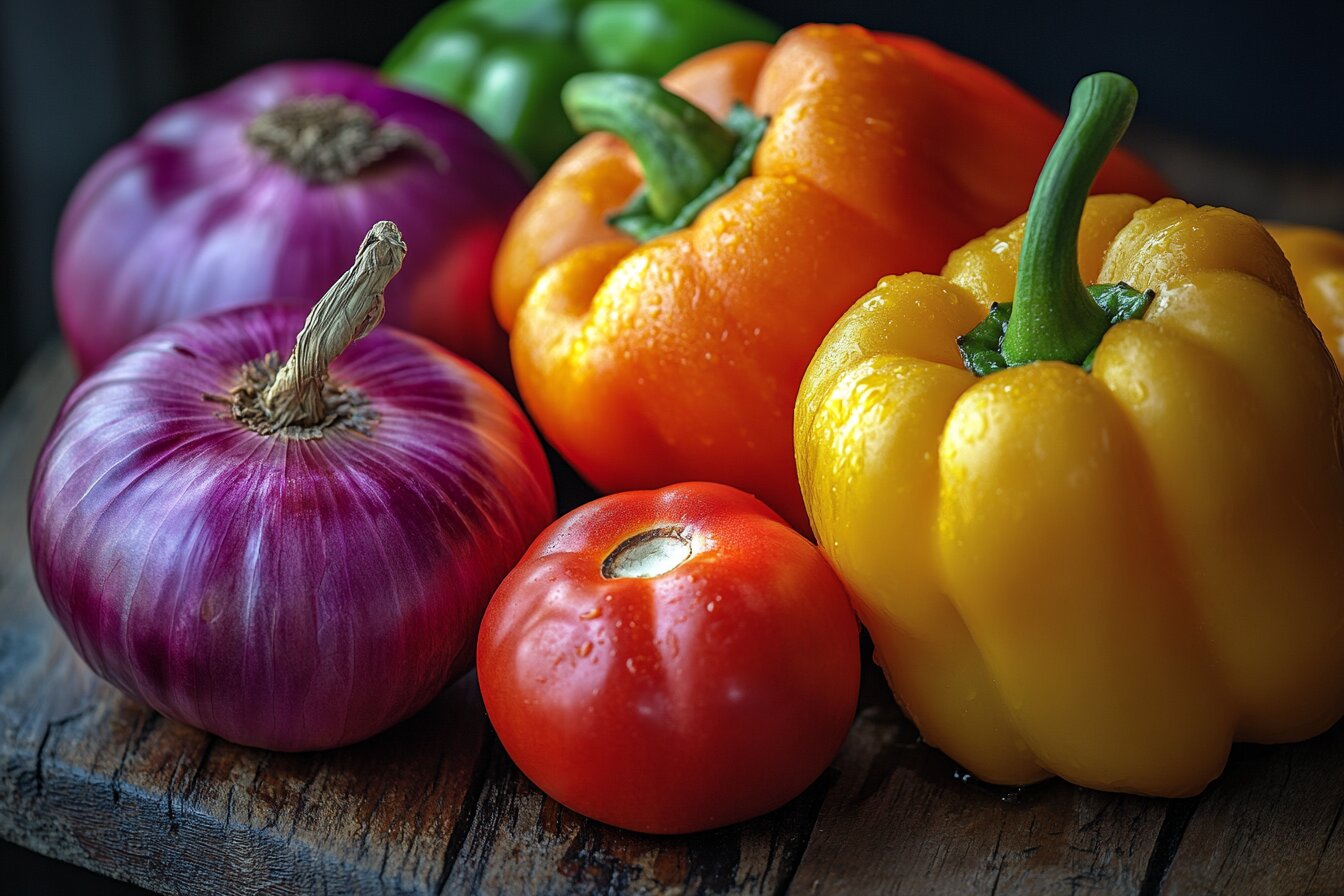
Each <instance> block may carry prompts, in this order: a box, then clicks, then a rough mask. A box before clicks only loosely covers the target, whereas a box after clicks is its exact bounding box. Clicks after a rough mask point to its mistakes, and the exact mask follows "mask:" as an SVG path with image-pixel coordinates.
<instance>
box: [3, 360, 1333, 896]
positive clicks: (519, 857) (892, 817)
mask: <svg viewBox="0 0 1344 896" xmlns="http://www.w3.org/2000/svg"><path fill="white" fill-rule="evenodd" d="M72 381H73V373H72V372H71V368H70V365H69V362H68V361H67V360H66V358H65V356H64V354H63V353H62V352H61V351H60V350H59V349H57V348H55V347H53V348H51V349H49V350H46V351H44V352H42V353H41V354H39V355H38V356H37V357H36V358H35V359H34V360H33V361H32V363H31V364H30V365H29V367H28V369H27V371H26V372H25V374H24V376H23V378H22V379H21V381H20V382H19V383H18V385H17V386H16V387H15V389H14V390H13V391H12V392H11V393H10V395H9V397H8V398H7V400H6V402H5V404H4V406H3V409H0V837H2V838H4V839H7V840H10V841H12V842H14V843H17V844H20V845H22V846H24V847H27V848H29V849H32V850H35V851H37V852H40V853H43V854H46V855H48V856H53V857H55V858H58V859H61V860H64V861H67V862H73V863H75V864H77V865H81V866H84V867H86V868H90V869H93V870H95V871H98V872H101V873H103V874H106V875H110V876H112V877H116V878H120V879H122V880H126V881H131V882H134V883H137V884H139V885H141V886H144V887H148V888H150V889H153V890H158V891H161V892H164V893H208V894H219V893H224V892H239V893H257V892H265V893H344V892H356V893H408V894H410V893H416V894H419V893H466V892H484V893H667V894H686V893H737V892H746V893H785V892H787V893H845V894H848V893H996V892H997V893H1023V892H1026V893H1036V892H1040V893H1092V892H1095V893H1122V894H1145V896H1146V894H1157V893H1257V894H1276V893H1294V894H1297V893H1339V892H1344V833H1341V831H1340V819H1341V817H1342V816H1344V726H1336V728H1335V729H1334V730H1332V731H1331V732H1329V733H1327V734H1325V735H1323V736H1321V737H1318V738H1316V739H1314V740H1312V741H1309V742H1307V743H1302V744H1297V745H1293V746H1288V747H1238V748H1236V749H1235V750H1234V751H1233V755H1232V759H1231V761H1230V763H1229V765H1228V768H1227V771H1226V773H1225V774H1224V775H1223V777H1222V778H1220V779H1219V780H1218V781H1216V782H1215V783H1214V784H1213V785H1212V786H1211V787H1210V788H1209V789H1208V791H1207V792H1205V793H1204V794H1203V796H1201V797H1198V798H1195V799H1189V800H1179V801H1169V800H1157V799H1144V798H1137V797H1129V796H1115V795H1112V794H1105V793H1099V792H1096V791H1089V790H1083V789H1081V788H1078V787H1074V786H1071V785H1068V784H1064V783H1062V782H1059V781H1052V782H1048V783H1045V784H1040V785H1036V786H1033V787H1030V788H1026V789H1024V790H1021V791H1005V790H1002V789H995V788H989V787H983V786H979V785H976V784H975V783H973V782H967V781H964V780H961V779H960V778H959V777H958V775H957V774H956V769H955V768H954V766H953V765H952V764H951V763H950V762H949V761H948V760H947V759H946V758H945V757H943V756H942V755H941V754H939V753H937V752H936V751H934V750H931V749H929V748H928V747H926V746H924V745H922V744H921V743H920V742H919V739H918V737H917V736H916V733H915V731H914V729H913V727H912V726H911V725H910V723H909V722H907V721H906V720H905V719H903V718H902V717H901V715H900V713H899V712H898V711H897V709H896V707H895V705H894V704H893V702H892V699H891V697H890V695H889V694H888V693H887V692H886V691H885V688H884V687H883V686H882V684H881V679H880V676H879V675H877V674H875V673H874V670H873V669H872V668H869V669H867V670H866V673H865V674H866V679H865V688H864V694H863V697H862V700H861V708H860V711H859V714H858V717H857V718H856V720H855V723H854V727H853V730H852V731H851V733H850V736H849V739H848V740H847V741H846V742H845V745H844V748H843V750H842V751H841V753H840V755H839V757H837V759H836V761H835V763H834V765H833V767H832V768H831V769H830V770H829V771H828V772H827V773H826V774H825V775H824V776H823V777H822V779H821V780H820V781H818V782H817V783H816V784H815V785H813V786H812V787H811V788H810V789H809V790H808V791H807V792H805V793H804V794H803V795H802V796H800V797H799V798H797V799H796V800H794V801H793V802H792V803H790V804H789V805H788V806H785V807H784V808H783V809H781V810H779V811H777V812H775V813H772V814H771V815H768V816H766V817H764V818H760V819H757V820H755V821H752V822H749V823H746V824H740V825H735V826H733V827H729V828H724V829H721V830H717V831H711V832H709V833H705V834H698V835H695V836H690V837H650V836H641V835H636V834H631V833H627V832H623V831H619V830H616V829H614V828H610V827H606V826H604V825H601V824H598V823H596V822H592V821H588V820H586V819H584V818H582V817H581V816H578V815H575V814H574V813H572V812H569V811H567V810H565V809H563V808H561V807H560V806H559V805H557V804H556V803H554V802H552V801H551V800H549V799H547V798H546V797H545V796H543V795H542V794H541V793H540V792H539V791H538V790H537V789H536V788H535V787H533V786H532V785H531V784H530V783H529V782H528V781H527V780H526V779H525V778H523V777H522V776H521V775H520V774H519V772H518V770H517V769H516V768H515V767H514V766H513V764H512V763H511V762H510V761H509V758H508V756H507V755H506V754H505V753H504V751H503V749H502V748H501V747H500V745H499V743H498V741H497V740H496V739H495V738H494V736H493V734H492V733H491V731H490V727H489V723H488V722H487V721H486V718H485V714H484V712H483V711H482V708H481V701H480V697H479V695H478V693H477V691H476V685H475V679H474V678H473V677H471V676H468V678H467V679H465V680H463V681H461V682H460V683H458V684H457V685H456V686H454V687H452V688H451V689H449V690H448V691H447V692H445V693H444V694H443V695H441V697H440V698H439V699H437V700H436V701H435V702H434V703H433V704H432V705H431V706H430V707H429V708H428V709H426V710H425V711H424V712H422V713H420V714H419V715H417V716H416V717H414V718H412V719H411V720H409V721H407V722H404V723H402V724H401V725H398V726H397V727H395V728H393V729H391V730H390V731H388V732H386V733H384V734H382V735H380V736H378V737H376V738H373V739H372V740H369V741H367V742H365V743H362V744H358V745H356V746H353V747H348V748H344V749H340V750H333V751H330V752H326V753H310V754H297V755H296V754H280V753H268V752H264V751H260V750H254V749H248V748H244V747H239V746H235V745H233V744H230V743H227V742H224V741H222V740H219V739H218V738H215V737H212V736H210V735H208V734H205V733H203V732H201V731H197V730H195V729H192V728H188V727H185V726H183V725H179V724H177V723H175V722H171V721H168V720H167V719H164V718H163V717H161V716H159V715H158V714H156V713H154V712H153V711H151V710H149V709H146V708H145V707H143V706H141V705H139V704H138V703H136V702H134V701H132V700H130V699H128V698H126V697H124V696H122V695H121V694H120V693H119V692H117V691H116V690H114V689H113V688H112V687H110V686H109V685H107V684H104V683H103V682H102V681H101V680H99V679H98V678H97V677H96V676H94V675H93V674H92V673H91V672H90V671H89V670H88V668H87V667H85V666H84V664H83V663H82V662H81V661H80V660H79V659H78V658H77V657H76V656H75V654H74V651H73V650H72V649H71V647H70V645H69V643H68V642H67V641H66V639H65V637H64V636H63V634H62V633H61V631H60V630H59V629H58V628H57V626H56V624H55V622H54V621H53V620H52V618H51V617H50V616H49V615H48V613H47V611H46V608H45V607H44V606H43V604H42V600H41V598H40V596H39V595H38V593H37V589H36V586H35V585H34V583H33V578H32V573H31V571H30V569H29V562H28V553H27V538H26V513H25V506H26V499H27V489H28V479H29V476H30V473H31V471H32V467H33V463H34V459H35V457H36V454H37V450H38V448H39V446H40V444H41V442H42V439H43V438H44V437H45V435H46V432H47V429H48V427H49V425H50V422H51V420H52V418H53V417H54V415H55V411H56V408H57V405H58V404H59V402H60V400H61V398H62V397H63V396H64V394H65V392H66V391H67V389H68V388H69V386H70V385H71V383H72ZM3 889H4V886H3V884H0V890H3Z"/></svg>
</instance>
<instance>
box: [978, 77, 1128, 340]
mask: <svg viewBox="0 0 1344 896" xmlns="http://www.w3.org/2000/svg"><path fill="white" fill-rule="evenodd" d="M1137 100H1138V90H1137V89H1136V88H1135V87H1134V84H1133V82H1131V81H1130V80H1129V79H1128V78H1126V77H1124V76H1123V75H1117V74H1115V73H1114V72H1099V73H1097V74H1094V75H1088V76H1087V77H1086V78H1084V79H1083V80H1081V81H1079V82H1078V86H1077V87H1075V88H1074V91H1073V100H1072V102H1071V103H1070V106H1069V117H1068V119H1067V120H1066V121H1065V122H1064V128H1063V130H1062V131H1060V134H1059V139H1057V140H1056V141H1055V145H1054V148H1053V149H1051V150H1050V155H1049V157H1048V158H1047V159H1046V160H1045V166H1044V167H1043V168H1042V169H1041V176H1040V178H1039V179H1038V180H1037V181H1036V191H1035V192H1034V193H1033V194H1032V196H1031V205H1030V206H1029V207H1028V209H1027V226H1026V231H1025V233H1024V234H1023V238H1022V254H1021V259H1020V261H1019V263H1018V273H1017V287H1016V289H1015V291H1014V292H1013V314H1012V319H1011V320H1010V321H1009V323H1008V330H1007V332H1006V333H1005V334H1004V337H1003V356H1004V359H1005V360H1006V361H1007V362H1008V363H1009V364H1010V365H1019V364H1030V363H1031V362H1033V361H1048V360H1053V361H1068V362H1071V363H1073V364H1081V363H1082V362H1083V360H1084V359H1085V358H1086V357H1087V356H1088V354H1089V353H1090V352H1091V351H1092V350H1093V349H1094V348H1096V346H1097V343H1098V342H1100V341H1101V337H1102V335H1103V334H1105V332H1106V330H1107V328H1108V327H1109V326H1110V324H1111V322H1110V320H1109V319H1108V318H1107V316H1106V312H1105V311H1103V310H1102V309H1101V307H1100V306H1098V304H1097V302H1096V300H1095V299H1093V298H1092V295H1091V294H1090V293H1089V292H1088V290H1087V287H1086V286H1085V285H1084V284H1083V278H1082V275H1081V274H1080V273H1079V272H1078V228H1079V224H1080V223H1081V221H1082V217H1083V204H1084V203H1085V202H1086V200H1087V193H1088V191H1089V190H1090V189H1091V188H1092V182H1093V181H1094V180H1096V177H1097V172H1098V171H1100V170H1101V166H1102V163H1103V162H1105V161H1106V157H1107V156H1108V155H1109V154H1110V152H1111V150H1112V149H1114V148H1115V146H1116V144H1117V143H1119V142H1120V138H1121V137H1122V136H1123V135H1124V133H1125V129H1126V128H1127V127H1129V121H1130V119H1131V118H1132V117H1133V115H1134V106H1135V104H1136V102H1137Z"/></svg>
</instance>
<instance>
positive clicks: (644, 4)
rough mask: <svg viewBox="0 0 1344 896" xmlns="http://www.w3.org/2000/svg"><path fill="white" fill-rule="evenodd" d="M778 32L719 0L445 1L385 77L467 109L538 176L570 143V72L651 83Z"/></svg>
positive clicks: (396, 54)
mask: <svg viewBox="0 0 1344 896" xmlns="http://www.w3.org/2000/svg"><path fill="white" fill-rule="evenodd" d="M779 31H780V29H779V28H778V27H777V26H776V25H774V24H773V23H772V22H770V21H768V20H767V19H764V18H762V17H760V16H758V15H756V14H755V13H752V12H749V11H747V10H745V9H741V8H739V7H737V6H734V5H733V4H731V3H728V2H724V0H451V2H449V3H444V4H443V5H442V6H439V7H437V8H435V9H434V10H433V11H431V12H430V13H429V14H428V15H427V16H425V18H424V19H422V20H421V21H420V22H419V23H418V24H417V25H416V26H415V28H413V29H412V30H411V32H410V33H409V34H408V35H407V36H406V37H405V39H403V40H402V42H401V43H400V44H398V45H397V46H396V47H395V48H394V49H393V51H392V53H391V55H389V56H388V57H387V61H386V62H385V63H384V64H383V73H384V74H385V75H387V77H388V78H390V79H391V80H392V81H393V83H395V84H398V85H400V86H402V87H408V88H410V89H412V90H418V91H420V92H422V93H425V94H428V95H429V96H432V97H434V98H435V99H438V100H441V101H443V102H445V103H447V104H448V105H450V106H455V107H457V108H458V109H460V110H462V111H463V112H465V113H467V114H468V115H470V116H471V117H472V118H473V119H475V121H476V123H477V124H479V125H480V126H481V127H482V128H484V129H485V130H486V131H487V132H488V133H489V134H490V136H492V137H494V138H495V139H496V140H498V141H499V142H500V143H503V144H504V145H506V146H508V147H509V148H510V149H512V150H513V151H514V152H515V153H516V154H517V155H518V156H520V157H521V158H523V159H524V160H526V161H527V162H528V163H529V164H530V165H531V166H532V168H533V170H535V171H536V172H538V173H541V172H544V171H545V170H546V169H547V168H548V167H549V166H550V164H551V163H552V162H553V161H555V158H556V157H557V156H558V155H560V153H562V152H564V150H565V149H566V148H567V147H568V146H569V145H570V144H571V143H573V142H574V141H575V140H577V139H578V134H577V133H576V132H575V131H574V128H573V127H572V126H571V125H570V123H569V120H568V119H567V118H566V117H565V113H564V110H562V109H561V108H560V88H561V86H562V85H563V84H564V83H565V81H567V80H568V79H569V78H570V77H571V76H573V75H576V74H578V73H580V72H586V71H594V70H600V71H621V72H634V73H636V74H642V75H647V76H649V77H654V78H656V77H659V76H661V75H664V74H666V73H667V72H668V71H669V70H670V69H671V68H672V67H673V66H675V65H676V64H677V63H679V62H681V61H682V60H684V59H688V58H690V57H691V56H694V55H695V54H697V53H700V52H703V51H705V50H708V49H710V48H712V47H717V46H719V45H720V44H726V43H730V42H732V41H739V40H767V41H768V40H774V39H775V38H776V37H778V36H779Z"/></svg>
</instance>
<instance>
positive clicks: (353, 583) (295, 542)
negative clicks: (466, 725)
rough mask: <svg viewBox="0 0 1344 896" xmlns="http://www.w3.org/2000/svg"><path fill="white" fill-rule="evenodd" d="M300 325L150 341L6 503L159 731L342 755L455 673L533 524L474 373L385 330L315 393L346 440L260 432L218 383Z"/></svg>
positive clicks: (65, 422)
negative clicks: (21, 499) (174, 727)
mask: <svg viewBox="0 0 1344 896" xmlns="http://www.w3.org/2000/svg"><path fill="white" fill-rule="evenodd" d="M304 316H305V315H304V311H303V309H300V308H291V307H288V306H280V305H272V306H261V307H255V308H246V309H235V310H233V311H227V312H223V313H221V314H218V315H213V316H210V317H206V318H203V319H199V320H192V321H182V322H178V323H175V324H170V325H168V326H166V327H163V328H161V329H159V330H157V331H155V332H154V333H152V334H150V335H149V336H146V337H144V338H142V339H140V340H138V341H137V342H135V343H133V344H132V345H131V346H129V347H128V348H127V349H126V350H125V351H123V352H122V353H120V354H119V355H117V356H116V357H114V358H113V359H112V360H111V361H109V362H108V364H106V365H105V366H104V367H103V368H102V369H101V370H99V371H98V372H97V373H95V374H93V375H91V376H90V377H88V378H87V379H85V380H84V381H83V382H82V383H81V384H79V385H78V386H77V387H76V388H75V390H74V391H73V392H72V393H71V395H70V396H69V398H67V400H66V402H65V404H64V406H63V407H62V409H61V412H60V416H59V417H58V418H57V421H56V424H55V426H54V428H53V430H52V433H51V435H50V436H49V437H48V440H47V443H46V445H45V447H44V448H43V451H42V453H41V455H40V457H39V460H38V464H37V469H36V472H35V474H34V479H33V487H32V492H31V495H30V504H29V536H30V542H31V546H32V553H33V565H34V569H35V572H36V576H37V582H38V585H39V587H40V589H41V591H42V594H43V597H44V598H45V599H46V602H47V605H48V606H49V607H50V609H51V611H52V613H53V614H54V615H55V617H56V618H57V620H58V621H59V622H60V624H61V626H62V627H63V628H64V629H65V631H66V633H67V634H68V635H69V637H70V640H71V641H72V642H73V643H74V646H75V648H76V649H77V650H78V652H79V654H80V655H81V656H82V657H83V658H84V659H85V660H86V661H87V662H88V663H89V665H90V666H92V668H93V669H94V670H95V671H96V672H97V673H98V674H100V675H102V676H103V677H104V678H106V679H108V680H109V681H111V682H112V683H113V684H115V685H116V686H117V687H119V688H121V689H122V690H124V691H125V692H127V693H128V694H130V695H132V696H134V697H137V698H139V699H141V700H143V701H144V702H146V703H148V704H149V705H150V706H152V707H154V708H155V709H157V710H158V711H160V712H162V713H163V714H164V715H166V716H169V717H170V718H173V719H176V720H179V721H182V722H185V723H187V724H190V725H194V726H196V727H199V728H203V729H205V730H207V731H210V732H212V733H214V734H218V735H220V736H222V737H224V738H226V739H228V740H231V741H234V742H237V743H241V744H246V745H250V746H258V747H264V748H268V749H275V750H312V749H323V748H327V747H334V746H338V745H341V744H346V743H350V742H353V741H357V740H361V739H363V738H366V737H369V736H370V735H373V734H375V733H377V732H378V731H381V730H383V729H384V728H387V727H388V726H390V725H392V724H393V723H395V722H397V721H399V720H400V719H403V718H405V717H406V716H408V715H410V714H412V713H414V712H415V711H416V710H418V709H419V708H421V707H422V706H424V705H425V704H426V703H427V702H428V701H429V700H430V699H431V698H432V697H433V696H434V695H435V694H436V693H437V692H438V691H439V690H440V689H442V688H443V687H444V685H445V684H446V683H448V682H449V681H451V680H453V679H454V678H456V677H458V676H460V675H461V674H462V673H463V672H464V671H466V670H467V669H468V668H469V667H470V666H471V664H472V661H473V654H474V649H475V643H476V634H477V630H478V628H479V625H480V620H481V616H482V614H483V613H484V610H485V605H486V602H487V601H488V600H489V597H490V595H491V594H492V593H493V591H494V589H495V587H496V586H497V585H498V584H499V582H500V581H501V580H502V579H503V578H504V576H505V575H506V574H507V573H508V571H509V570H510V569H511V568H512V567H513V565H514V564H515V563H516V562H517V560H518V558H519V557H521V556H522V554H523V552H524V551H525V550H526V548H527V547H528V545H529V544H530V543H531V542H532V540H533V538H534V537H535V536H536V535H537V534H538V533H539V532H540V531H541V530H542V529H543V528H544V527H545V526H546V525H547V524H548V523H549V522H550V521H551V520H552V519H553V518H554V516H555V499H554V492H553V488H552V484H551V479H550V474H549V471H548V468H547V465H546V461H545V458H544V455H543V453H542V448H541V445H540V443H539V441H538V440H537V437H536V435H535V433H534V432H533V431H532V429H531V427H530V425H529V424H528V422H527V420H526V418H525V417H524V416H523V414H522V412H521V410H520V409H519V408H518V406H517V404H516V403H515V402H514V401H513V400H512V399H511V398H510V397H509V396H508V394H507V393H506V392H505V391H504V389H503V388H502V387H501V386H499V385H498V384H497V383H496V382H494V381H493V380H491V379H490V378H489V377H488V376H486V375H485V374H484V373H482V372H481V371H479V370H478V369H476V368H475V367H474V366H472V365H470V364H467V363H465V362H463V361H461V360H460V359H458V358H456V357H454V356H452V355H451V354H449V353H448V352H446V351H444V350H442V349H441V348H439V347H438V346H436V345H434V344H432V343H430V342H429V341H427V340H424V339H421V338H419V337H416V336H413V335H411V334H409V333H405V332H401V331H397V330H395V329H393V328H389V327H387V326H383V327H380V328H378V329H376V330H374V331H373V332H372V333H370V334H369V335H368V336H366V337H365V338H363V339H361V340H359V341H357V342H355V343H353V344H352V345H351V346H350V347H349V348H348V349H347V350H346V351H345V352H344V354H342V355H341V356H340V357H339V358H337V359H336V360H335V362H333V363H332V365H331V371H330V372H331V381H332V382H333V383H335V384H338V385H340V386H343V387H347V388H353V389H356V390H358V391H359V392H360V393H362V394H363V395H364V396H365V397H366V398H367V399H368V401H369V406H370V407H371V408H372V410H373V411H374V412H375V413H376V414H377V420H376V422H374V423H373V424H372V426H371V428H370V434H368V435H365V434H363V433H360V432H357V431H354V430H352V429H339V428H332V429H329V430H327V431H325V433H324V434H323V435H322V436H321V437H320V438H311V439H298V438H290V437H286V436H273V435H272V436H267V435H261V434H259V433H257V432H255V431H253V430H251V429H248V428H246V427H245V426H243V425H242V424H240V423H239V422H237V421H236V420H234V419H233V417H232V415H231V414H230V413H229V406H228V405H227V404H223V403H220V402H219V401H217V400H214V401H212V400H208V399H206V398H205V397H203V396H205V395H207V394H210V395H217V396H222V395H227V394H228V392H229V390H230V389H231V388H232V387H233V386H235V385H236V384H237V383H238V381H239V376H240V369H241V367H242V366H243V365H244V364H246V363H248V362H250V361H253V360H256V359H258V358H261V357H263V356H265V355H266V354H267V353H268V352H273V351H277V350H278V351H279V352H280V355H281V357H284V356H286V355H287V353H288V352H287V346H290V345H292V344H293V339H294V334H295V333H297V332H298V331H299V328H300V327H301V326H302V325H303V322H304Z"/></svg>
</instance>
